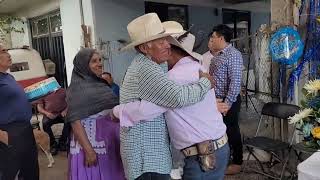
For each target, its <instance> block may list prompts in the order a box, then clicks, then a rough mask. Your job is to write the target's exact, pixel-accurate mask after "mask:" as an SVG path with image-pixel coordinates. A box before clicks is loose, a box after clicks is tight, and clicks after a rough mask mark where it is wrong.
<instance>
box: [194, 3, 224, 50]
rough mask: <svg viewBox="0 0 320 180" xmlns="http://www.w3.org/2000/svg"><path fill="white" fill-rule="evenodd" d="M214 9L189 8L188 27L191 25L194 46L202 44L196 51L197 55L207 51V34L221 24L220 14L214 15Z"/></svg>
mask: <svg viewBox="0 0 320 180" xmlns="http://www.w3.org/2000/svg"><path fill="white" fill-rule="evenodd" d="M214 9H215V8H214V7H203V6H189V26H191V25H193V27H192V29H191V32H192V33H193V34H194V35H195V36H196V45H197V44H198V43H200V42H202V44H201V47H200V48H199V49H198V50H197V52H199V53H201V54H202V53H204V52H205V51H207V42H208V40H209V39H208V34H209V33H210V31H211V29H212V27H213V26H214V25H217V24H221V23H222V14H221V13H222V12H221V9H218V14H217V15H216V14H215V13H214Z"/></svg>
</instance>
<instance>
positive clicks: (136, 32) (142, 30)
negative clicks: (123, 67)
mask: <svg viewBox="0 0 320 180" xmlns="http://www.w3.org/2000/svg"><path fill="white" fill-rule="evenodd" d="M173 22H174V21H173ZM173 22H169V23H168V24H167V25H168V26H167V29H166V28H165V27H164V26H163V24H162V23H161V21H160V19H159V17H158V15H157V14H156V13H148V14H145V15H142V16H140V17H137V18H136V19H134V20H132V21H131V22H130V23H129V24H128V26H127V30H128V34H129V36H130V39H131V43H130V44H128V45H127V46H125V47H123V48H121V51H123V50H128V49H130V48H133V47H135V46H137V45H140V44H143V43H146V42H149V41H152V40H155V39H159V38H163V37H167V36H170V35H172V34H174V33H181V32H182V31H183V28H182V26H181V25H180V24H179V23H178V24H179V25H180V26H181V27H178V25H176V24H175V23H176V22H174V25H173V24H172V23H173Z"/></svg>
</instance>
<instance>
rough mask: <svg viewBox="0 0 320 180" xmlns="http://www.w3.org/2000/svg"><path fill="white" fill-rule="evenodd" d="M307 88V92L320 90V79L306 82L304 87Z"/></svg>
mask: <svg viewBox="0 0 320 180" xmlns="http://www.w3.org/2000/svg"><path fill="white" fill-rule="evenodd" d="M303 88H304V89H305V90H307V92H308V93H309V94H311V93H313V94H315V93H317V92H318V91H319V90H320V80H319V79H316V80H313V81H309V82H308V83H306V84H305V85H304V87H303Z"/></svg>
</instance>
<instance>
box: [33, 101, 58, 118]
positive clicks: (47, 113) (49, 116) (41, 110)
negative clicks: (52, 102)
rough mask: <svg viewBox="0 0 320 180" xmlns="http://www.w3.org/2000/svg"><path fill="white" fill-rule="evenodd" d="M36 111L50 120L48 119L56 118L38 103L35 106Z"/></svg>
mask: <svg viewBox="0 0 320 180" xmlns="http://www.w3.org/2000/svg"><path fill="white" fill-rule="evenodd" d="M37 109H38V111H39V113H41V114H43V115H45V116H47V117H48V118H50V119H54V118H56V115H54V114H52V113H51V112H49V111H47V110H45V109H44V107H43V103H38V104H37Z"/></svg>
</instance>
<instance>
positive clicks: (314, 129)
mask: <svg viewBox="0 0 320 180" xmlns="http://www.w3.org/2000/svg"><path fill="white" fill-rule="evenodd" d="M302 93H303V95H304V97H305V99H304V100H303V101H302V102H301V106H302V110H301V111H300V112H299V113H298V114H295V115H294V116H292V117H290V118H289V119H290V121H289V123H290V124H295V125H296V127H297V129H298V130H300V131H301V132H302V134H303V137H304V140H303V142H304V145H305V146H307V147H309V148H314V149H320V80H319V79H316V80H312V81H309V82H308V83H306V84H305V85H304V87H303V90H302Z"/></svg>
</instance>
